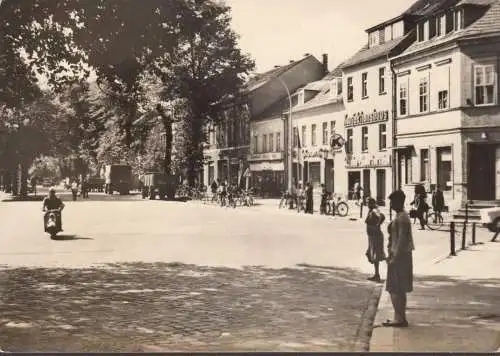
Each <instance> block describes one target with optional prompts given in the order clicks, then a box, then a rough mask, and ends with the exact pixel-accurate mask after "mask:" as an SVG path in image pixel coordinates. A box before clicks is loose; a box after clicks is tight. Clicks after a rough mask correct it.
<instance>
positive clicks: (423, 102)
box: [418, 78, 429, 112]
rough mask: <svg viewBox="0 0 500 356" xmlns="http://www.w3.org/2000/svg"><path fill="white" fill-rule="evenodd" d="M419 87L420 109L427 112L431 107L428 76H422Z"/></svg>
mask: <svg viewBox="0 0 500 356" xmlns="http://www.w3.org/2000/svg"><path fill="white" fill-rule="evenodd" d="M418 87H419V89H418V96H419V109H420V112H426V111H427V110H428V109H429V105H428V94H429V82H428V80H427V78H421V79H420V84H419V86H418Z"/></svg>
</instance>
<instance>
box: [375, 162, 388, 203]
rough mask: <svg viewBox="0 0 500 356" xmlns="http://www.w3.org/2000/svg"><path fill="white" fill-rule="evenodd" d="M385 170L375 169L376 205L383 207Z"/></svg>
mask: <svg viewBox="0 0 500 356" xmlns="http://www.w3.org/2000/svg"><path fill="white" fill-rule="evenodd" d="M385 187H386V177H385V169H377V204H378V205H381V206H384V205H385V197H386V190H385Z"/></svg>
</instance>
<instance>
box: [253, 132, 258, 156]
mask: <svg viewBox="0 0 500 356" xmlns="http://www.w3.org/2000/svg"><path fill="white" fill-rule="evenodd" d="M253 153H259V136H257V135H255V136H254V137H253Z"/></svg>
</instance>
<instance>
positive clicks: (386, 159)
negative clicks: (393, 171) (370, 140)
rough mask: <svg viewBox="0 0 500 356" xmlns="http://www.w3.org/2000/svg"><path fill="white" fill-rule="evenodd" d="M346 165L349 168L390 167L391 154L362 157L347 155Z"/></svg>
mask: <svg viewBox="0 0 500 356" xmlns="http://www.w3.org/2000/svg"><path fill="white" fill-rule="evenodd" d="M346 166H347V167H348V168H377V167H390V166H392V164H391V155H380V156H378V155H377V156H375V155H363V156H361V157H354V156H351V155H349V156H347V157H346Z"/></svg>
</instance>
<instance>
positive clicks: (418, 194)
mask: <svg viewBox="0 0 500 356" xmlns="http://www.w3.org/2000/svg"><path fill="white" fill-rule="evenodd" d="M431 204H432V209H433V210H434V211H435V212H436V213H438V214H441V213H442V212H443V211H444V209H445V201H444V196H443V192H442V190H441V188H440V187H439V185H436V188H435V189H434V191H433V192H432V200H431ZM410 205H412V206H413V207H414V209H412V210H411V211H410V216H411V217H415V218H418V220H419V222H420V230H425V225H426V221H427V213H428V211H429V209H430V207H429V204H428V203H427V192H426V191H425V187H424V186H423V185H421V184H418V185H416V186H415V198H414V199H413V201H412V202H411V203H410Z"/></svg>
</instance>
